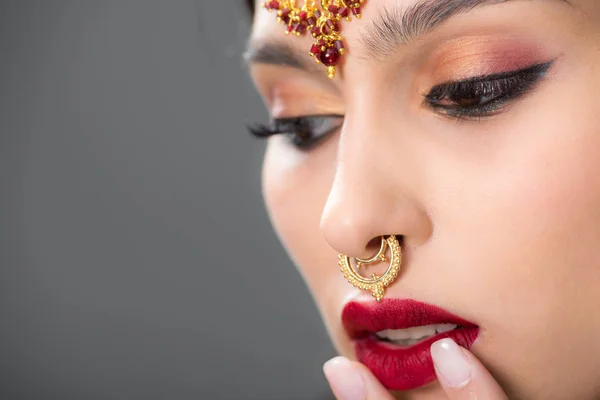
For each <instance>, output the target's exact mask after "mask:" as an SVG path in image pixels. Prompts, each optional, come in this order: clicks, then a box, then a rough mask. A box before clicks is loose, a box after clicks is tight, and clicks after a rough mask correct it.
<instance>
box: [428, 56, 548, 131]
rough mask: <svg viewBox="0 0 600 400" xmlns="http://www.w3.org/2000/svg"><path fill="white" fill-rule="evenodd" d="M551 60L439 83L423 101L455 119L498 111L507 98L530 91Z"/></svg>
mask: <svg viewBox="0 0 600 400" xmlns="http://www.w3.org/2000/svg"><path fill="white" fill-rule="evenodd" d="M553 63H554V62H553V61H550V62H546V63H541V64H535V65H533V66H530V67H527V68H523V69H519V70H516V71H509V72H504V73H500V74H493V75H487V76H481V77H475V78H469V79H465V80H462V81H456V82H448V83H442V84H440V85H437V86H434V87H433V88H432V89H431V90H430V91H429V93H428V94H426V95H425V96H424V97H425V103H426V104H427V105H428V106H429V107H430V108H432V109H433V110H435V111H437V112H441V113H443V114H445V115H447V116H449V117H453V118H455V119H457V120H461V119H463V118H473V119H481V118H484V117H489V116H492V115H495V114H497V113H498V112H500V111H502V107H503V106H505V105H506V104H507V103H509V102H510V101H511V100H515V99H517V98H518V97H520V96H522V95H524V94H526V93H528V92H530V91H531V90H532V89H533V88H534V87H535V85H536V84H537V83H538V81H539V80H540V79H541V78H543V77H544V76H545V75H546V73H547V72H548V70H549V69H550V67H551V66H552V64H553ZM444 102H446V104H444ZM461 103H462V104H461Z"/></svg>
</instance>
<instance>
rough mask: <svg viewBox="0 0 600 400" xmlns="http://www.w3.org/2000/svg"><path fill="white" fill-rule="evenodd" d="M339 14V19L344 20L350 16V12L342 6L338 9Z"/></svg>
mask: <svg viewBox="0 0 600 400" xmlns="http://www.w3.org/2000/svg"><path fill="white" fill-rule="evenodd" d="M339 14H340V17H342V18H346V17H347V16H348V15H349V14H350V12H349V11H348V8H347V7H346V6H342V7H341V8H340V11H339Z"/></svg>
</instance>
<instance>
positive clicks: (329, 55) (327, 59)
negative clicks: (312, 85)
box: [319, 47, 340, 67]
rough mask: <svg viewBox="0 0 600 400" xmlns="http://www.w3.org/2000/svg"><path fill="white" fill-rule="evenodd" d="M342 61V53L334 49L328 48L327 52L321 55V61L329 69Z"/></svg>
mask: <svg viewBox="0 0 600 400" xmlns="http://www.w3.org/2000/svg"><path fill="white" fill-rule="evenodd" d="M339 60H340V53H339V52H338V51H337V49H335V48H334V47H328V48H327V50H325V51H324V52H322V53H321V54H319V61H321V62H322V63H323V65H326V66H328V67H331V66H334V65H336V64H337V63H338V61H339Z"/></svg>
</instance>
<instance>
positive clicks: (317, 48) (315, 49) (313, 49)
mask: <svg viewBox="0 0 600 400" xmlns="http://www.w3.org/2000/svg"><path fill="white" fill-rule="evenodd" d="M310 52H311V53H312V54H314V55H315V56H316V55H318V54H319V53H321V46H319V45H318V44H317V43H315V44H313V45H312V47H311V48H310Z"/></svg>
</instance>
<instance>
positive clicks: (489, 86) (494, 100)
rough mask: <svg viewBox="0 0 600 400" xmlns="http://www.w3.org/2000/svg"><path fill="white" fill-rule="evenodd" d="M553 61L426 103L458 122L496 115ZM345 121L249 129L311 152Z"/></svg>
mask: <svg viewBox="0 0 600 400" xmlns="http://www.w3.org/2000/svg"><path fill="white" fill-rule="evenodd" d="M553 64H554V61H550V62H546V63H541V64H535V65H533V66H530V67H527V68H523V69H519V70H515V71H509V72H504V73H499V74H492V75H486V76H480V77H474V78H469V79H465V80H462V81H455V82H447V83H442V84H439V85H436V86H434V87H433V88H432V89H431V90H430V91H429V93H427V94H425V95H424V98H425V104H426V105H427V106H428V107H430V108H431V109H432V110H434V111H436V112H438V113H442V114H445V115H446V116H448V117H451V118H454V119H456V120H457V121H460V120H462V119H481V118H484V117H489V116H493V115H495V114H497V113H499V112H501V111H502V108H503V106H505V105H506V104H508V103H509V102H510V101H511V100H515V99H517V98H518V97H520V96H522V95H524V94H526V93H528V92H530V91H531V90H532V89H533V88H534V87H535V85H536V84H537V83H538V81H539V80H540V79H542V78H543V77H544V76H545V75H546V73H547V72H548V70H549V69H550V67H551V66H552V65H553ZM461 103H463V104H461ZM343 120H344V116H343V115H307V116H299V117H291V118H278V119H274V120H272V121H271V122H270V123H269V124H267V125H264V124H257V125H254V126H249V127H248V131H249V132H250V134H251V135H253V136H255V137H258V138H268V137H271V136H275V135H285V136H286V137H287V139H288V140H289V141H290V143H291V144H292V145H293V146H295V147H296V148H298V149H300V150H305V151H307V150H311V149H312V148H314V147H315V146H316V145H317V144H319V143H320V142H321V140H323V139H324V138H326V137H327V136H328V135H329V134H330V133H333V132H334V131H336V130H338V129H339V128H340V127H341V126H342V123H343Z"/></svg>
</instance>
